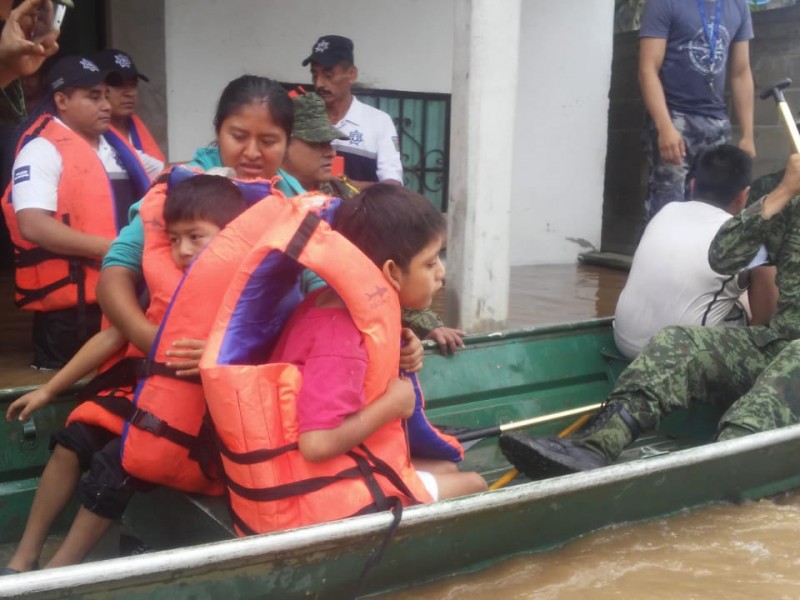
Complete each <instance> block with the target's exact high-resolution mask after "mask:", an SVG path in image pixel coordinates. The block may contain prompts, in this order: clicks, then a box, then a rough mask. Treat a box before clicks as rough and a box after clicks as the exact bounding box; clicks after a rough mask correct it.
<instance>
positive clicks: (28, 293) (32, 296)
mask: <svg viewBox="0 0 800 600" xmlns="http://www.w3.org/2000/svg"><path fill="white" fill-rule="evenodd" d="M72 283H73V282H72V277H71V276H70V275H67V276H66V277H64V278H62V279H59V280H58V281H54V282H53V283H51V284H48V285H46V286H44V287H42V288H37V289H28V288H23V287H19V286H15V290H16V292H17V294H19V295H20V296H22V298H20V299H19V300H16V301H15V302H14V303H15V304H16V305H17V308H22V307H23V306H25V305H26V304H30V303H31V302H36V301H37V300H41V299H42V298H44V297H46V296H49V295H50V294H52V293H53V292H55V291H56V290H60V289H61V288H63V287H67V286H68V285H72Z"/></svg>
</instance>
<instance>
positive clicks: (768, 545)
mask: <svg viewBox="0 0 800 600" xmlns="http://www.w3.org/2000/svg"><path fill="white" fill-rule="evenodd" d="M589 509H590V508H589V507H587V510H589ZM798 531H800V494H798V493H795V494H791V495H788V496H784V497H781V498H778V499H775V500H762V501H759V502H752V503H746V504H743V505H738V506H733V505H715V506H710V507H706V508H704V509H700V510H696V511H692V512H690V513H684V514H679V515H676V516H674V517H672V518H669V519H659V520H656V521H650V522H646V523H639V524H635V525H624V526H619V527H614V528H610V529H604V530H601V531H596V532H594V533H592V534H589V535H587V536H585V537H583V538H580V539H578V540H574V541H573V542H571V543H569V544H567V545H565V546H563V547H561V548H559V549H557V550H554V551H551V552H548V553H545V554H536V555H529V556H522V557H518V558H515V559H512V560H509V561H507V562H505V563H502V564H500V565H497V566H495V567H492V568H489V569H487V570H485V571H481V572H480V573H475V574H471V575H465V576H460V577H456V578H454V579H451V580H445V581H440V582H437V583H434V584H430V585H427V586H422V587H419V588H415V589H413V590H407V591H404V592H402V593H397V594H393V595H392V596H391V598H392V599H393V600H411V599H412V598H414V599H424V600H450V599H453V600H455V599H456V598H457V599H459V600H478V599H484V598H503V599H510V598H514V599H520V600H522V599H527V598H531V599H533V598H535V599H537V600H539V599H542V600H545V599H556V598H557V599H559V600H573V599H574V600H585V599H587V598H591V599H592V600H603V599H611V598H665V599H666V598H700V599H703V598H727V599H731V598H741V599H749V598H787V599H788V598H798V597H800V576H798V567H800V555H798V553H797V532H798ZM526 534H528V535H535V534H534V533H533V532H527V533H526Z"/></svg>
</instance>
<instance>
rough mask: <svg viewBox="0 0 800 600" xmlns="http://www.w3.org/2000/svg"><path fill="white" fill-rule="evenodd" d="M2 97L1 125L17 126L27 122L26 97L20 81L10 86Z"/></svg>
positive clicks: (0, 96)
mask: <svg viewBox="0 0 800 600" xmlns="http://www.w3.org/2000/svg"><path fill="white" fill-rule="evenodd" d="M2 92H3V93H2V95H0V125H17V124H19V123H21V122H22V121H24V120H25V116H26V115H25V96H24V95H23V94H22V84H20V82H19V79H17V80H16V81H14V82H12V83H11V84H9V85H8V86H7V87H6V88H5V89H3V90H2Z"/></svg>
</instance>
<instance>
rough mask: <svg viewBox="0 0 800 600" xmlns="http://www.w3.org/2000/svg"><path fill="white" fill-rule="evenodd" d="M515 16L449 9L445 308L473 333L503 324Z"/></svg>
mask: <svg viewBox="0 0 800 600" xmlns="http://www.w3.org/2000/svg"><path fill="white" fill-rule="evenodd" d="M520 11H521V6H520V0H457V2H456V3H455V19H454V23H455V35H454V38H455V39H454V42H455V43H454V51H455V55H454V59H453V96H452V115H451V122H450V132H451V134H450V186H449V189H450V197H449V199H448V228H449V236H448V244H447V292H446V309H447V314H448V317H449V318H448V321H450V322H452V321H457V323H458V325H459V326H460V327H462V328H464V329H466V330H467V331H468V332H471V333H473V332H487V331H493V330H497V329H504V328H505V326H506V323H507V320H508V286H509V227H510V222H509V219H510V207H511V166H512V147H513V139H514V135H513V133H514V113H515V104H516V97H517V76H518V66H519V23H520ZM454 317H455V318H454Z"/></svg>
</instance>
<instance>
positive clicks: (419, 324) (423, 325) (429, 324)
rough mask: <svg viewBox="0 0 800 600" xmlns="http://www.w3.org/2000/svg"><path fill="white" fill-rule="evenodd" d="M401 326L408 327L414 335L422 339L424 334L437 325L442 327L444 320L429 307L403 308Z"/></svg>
mask: <svg viewBox="0 0 800 600" xmlns="http://www.w3.org/2000/svg"><path fill="white" fill-rule="evenodd" d="M403 327H408V328H409V329H411V331H413V332H414V333H415V334H416V336H417V337H418V338H419V339H421V340H424V339H425V336H426V335H428V334H429V333H430V332H431V331H433V330H434V329H436V328H438V327H444V321H442V320H441V319H440V318H439V315H437V314H436V313H435V312H433V311H432V310H431V309H430V308H428V309H425V310H411V309H410V308H404V309H403Z"/></svg>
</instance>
